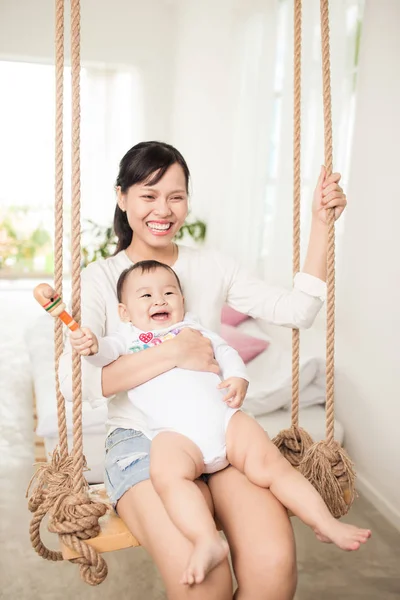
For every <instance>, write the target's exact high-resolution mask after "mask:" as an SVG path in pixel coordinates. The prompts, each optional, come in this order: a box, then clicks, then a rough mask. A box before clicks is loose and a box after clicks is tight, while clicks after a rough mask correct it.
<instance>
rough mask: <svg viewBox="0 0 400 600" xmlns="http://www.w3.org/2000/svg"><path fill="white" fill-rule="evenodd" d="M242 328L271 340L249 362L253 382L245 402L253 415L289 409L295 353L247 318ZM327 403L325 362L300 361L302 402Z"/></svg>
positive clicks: (308, 403)
mask: <svg viewBox="0 0 400 600" xmlns="http://www.w3.org/2000/svg"><path fill="white" fill-rule="evenodd" d="M240 330H241V331H243V332H244V333H247V334H248V335H253V336H254V337H260V338H264V339H267V340H269V342H270V346H269V347H268V348H267V350H265V351H264V352H262V353H261V354H259V355H258V356H257V357H256V358H254V359H253V360H252V361H251V362H249V363H248V365H247V369H248V374H249V378H250V385H249V389H248V393H247V397H246V400H245V403H244V407H245V409H246V410H248V411H249V412H251V413H252V414H253V415H255V416H258V415H263V414H266V413H271V412H274V411H275V410H278V409H280V408H287V407H288V406H289V405H290V403H291V397H292V354H291V352H290V351H288V350H285V349H283V348H282V347H281V345H279V344H278V343H276V342H274V341H273V340H272V339H271V338H270V337H269V336H268V335H266V334H265V333H264V332H263V331H262V330H261V329H260V328H259V327H258V325H257V324H256V323H255V321H246V322H245V323H243V324H242V325H241V326H240ZM324 403H325V361H324V360H322V359H320V358H317V357H302V358H301V360H300V405H301V406H303V407H307V406H314V405H316V404H324Z"/></svg>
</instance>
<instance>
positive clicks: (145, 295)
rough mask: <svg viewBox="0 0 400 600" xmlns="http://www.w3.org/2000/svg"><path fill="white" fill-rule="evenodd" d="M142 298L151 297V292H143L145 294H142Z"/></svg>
mask: <svg viewBox="0 0 400 600" xmlns="http://www.w3.org/2000/svg"><path fill="white" fill-rule="evenodd" d="M140 297H141V298H151V295H150V294H143V296H140Z"/></svg>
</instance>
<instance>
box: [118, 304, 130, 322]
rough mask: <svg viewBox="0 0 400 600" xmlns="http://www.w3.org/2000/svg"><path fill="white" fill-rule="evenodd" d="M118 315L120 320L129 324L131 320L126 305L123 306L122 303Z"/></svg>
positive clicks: (119, 305)
mask: <svg viewBox="0 0 400 600" xmlns="http://www.w3.org/2000/svg"><path fill="white" fill-rule="evenodd" d="M118 314H119V318H120V319H121V321H123V322H124V323H129V321H130V320H131V319H130V316H129V313H128V309H127V308H126V306H125V304H122V302H120V303H119V304H118Z"/></svg>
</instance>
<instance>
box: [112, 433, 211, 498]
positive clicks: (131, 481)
mask: <svg viewBox="0 0 400 600" xmlns="http://www.w3.org/2000/svg"><path fill="white" fill-rule="evenodd" d="M105 445H106V456H105V461H104V468H105V473H104V483H105V486H106V490H107V495H108V497H109V499H110V502H111V503H112V505H113V506H114V508H115V507H116V505H117V502H118V500H119V499H120V498H121V497H122V496H123V495H124V494H125V492H127V491H128V490H129V489H130V488H131V487H133V486H134V485H136V484H137V483H140V482H141V481H146V479H150V446H151V441H150V440H149V439H148V438H147V437H146V436H145V435H144V434H143V433H142V432H141V431H136V430H135V429H122V428H118V429H114V431H112V432H111V433H110V435H109V436H108V437H107V438H106V442H105ZM201 479H202V480H203V481H204V482H205V483H207V482H208V479H209V476H208V475H202V477H201Z"/></svg>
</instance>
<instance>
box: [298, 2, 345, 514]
mask: <svg viewBox="0 0 400 600" xmlns="http://www.w3.org/2000/svg"><path fill="white" fill-rule="evenodd" d="M320 17H321V47H322V83H323V105H324V141H325V166H326V170H327V175H328V176H329V175H330V174H331V173H332V162H333V159H332V157H333V152H332V99H331V80H330V44H329V2H328V0H320ZM325 410H326V440H324V441H321V442H318V443H316V444H314V445H313V446H312V447H311V448H309V450H308V451H307V452H306V454H305V456H304V458H303V460H302V462H301V464H300V466H299V469H300V471H301V473H303V475H304V476H305V477H307V479H308V480H309V481H310V482H311V483H312V484H313V485H314V487H315V488H316V489H317V490H318V492H319V493H320V494H321V496H322V497H323V499H324V500H325V502H326V504H327V505H328V507H329V509H330V511H331V513H332V514H333V516H334V517H337V518H339V517H341V516H343V515H345V514H347V512H348V511H349V508H350V506H351V504H352V503H353V501H354V497H355V488H354V482H355V472H354V466H353V464H352V462H351V460H350V459H349V457H348V456H347V454H346V452H345V450H344V449H343V448H342V447H341V446H340V444H339V443H338V442H336V441H335V439H334V426H335V210H334V209H331V210H329V211H328V251H327V334H326V409H325Z"/></svg>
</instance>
